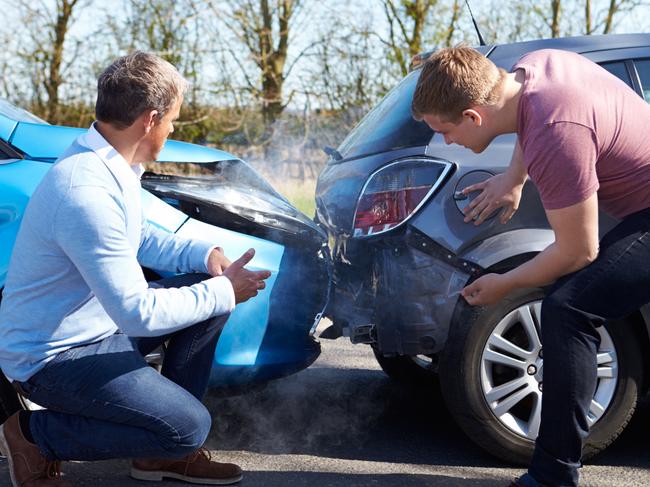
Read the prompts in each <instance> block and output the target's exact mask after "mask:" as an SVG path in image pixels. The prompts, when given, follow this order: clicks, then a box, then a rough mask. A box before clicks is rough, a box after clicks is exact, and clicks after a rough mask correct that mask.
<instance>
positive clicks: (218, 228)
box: [0, 99, 330, 422]
mask: <svg viewBox="0 0 650 487" xmlns="http://www.w3.org/2000/svg"><path fill="white" fill-rule="evenodd" d="M83 132H84V130H83V129H76V128H70V127H61V126H54V125H49V124H47V123H46V122H44V121H43V120H41V119H39V118H37V117H35V116H34V115H32V114H31V113H29V112H27V111H24V110H22V109H20V108H18V107H15V106H13V105H11V104H10V103H8V102H7V101H4V100H1V99H0V290H1V289H2V287H3V286H4V282H5V280H6V277H7V268H8V265H9V260H10V257H11V253H12V249H13V247H14V243H15V240H16V234H17V232H18V228H19V226H20V222H21V220H22V216H23V213H24V210H25V206H26V205H27V202H28V201H29V198H30V196H31V195H32V193H33V191H34V189H35V188H36V187H37V185H38V184H39V182H40V181H41V179H42V178H43V176H44V175H45V173H46V172H47V171H48V170H49V169H50V167H52V164H53V163H54V161H55V160H56V159H57V157H58V156H59V154H61V153H62V152H63V151H64V150H65V149H66V148H67V147H68V146H69V145H70V144H71V143H72V141H73V140H74V139H75V138H76V137H77V136H79V135H80V134H82V133H83ZM142 187H143V189H142V198H143V209H144V212H145V215H146V217H147V219H148V220H149V222H151V223H152V224H154V225H156V226H158V227H159V228H162V229H164V230H166V231H168V232H172V233H177V234H178V235H181V236H184V237H193V238H198V239H201V240H207V241H210V242H214V243H215V245H219V246H221V247H222V248H223V249H224V251H225V253H226V255H228V256H229V257H231V258H236V257H238V256H239V255H241V254H242V253H243V252H244V251H246V250H247V249H248V248H251V247H252V248H255V249H256V254H255V257H254V259H253V261H252V262H251V263H250V264H249V266H248V267H249V268H251V269H266V270H269V271H271V273H272V274H271V277H270V278H269V279H268V280H267V287H266V289H265V290H263V291H261V292H260V293H259V295H258V296H257V297H256V298H254V299H251V300H249V301H247V302H245V303H242V304H240V305H238V306H237V308H236V309H235V311H234V312H233V314H232V315H231V317H230V318H229V320H228V322H227V323H226V326H225V328H224V330H223V332H222V334H221V336H220V338H219V342H218V344H217V350H216V353H215V357H214V360H213V363H212V370H211V375H210V383H209V384H210V387H211V388H213V389H215V388H216V389H245V388H248V387H250V386H254V385H256V384H260V383H264V382H266V381H269V380H271V379H275V378H279V377H283V376H286V375H289V374H292V373H295V372H297V371H299V370H302V369H304V368H306V367H308V366H309V365H310V364H311V363H312V362H313V361H314V360H316V358H317V357H318V355H319V353H320V345H319V343H318V342H317V340H316V339H315V337H314V331H315V328H316V325H317V324H318V321H319V319H320V317H321V315H322V311H323V309H324V307H325V304H326V300H327V295H328V287H329V281H330V279H329V275H330V272H329V267H330V259H329V253H328V251H327V237H326V235H325V233H324V232H323V230H321V229H320V228H319V227H318V226H317V225H316V224H315V223H314V222H313V221H312V220H311V219H310V218H308V217H307V216H305V215H304V214H302V213H301V212H300V211H298V210H297V209H296V208H294V207H293V206H292V205H291V204H290V203H289V202H288V201H287V200H286V199H285V198H283V197H282V196H281V195H279V194H278V193H277V192H276V191H275V190H274V189H273V188H272V187H271V186H270V185H269V184H268V183H267V182H266V181H265V180H264V179H263V178H262V177H261V176H259V174H258V173H256V172H255V171H254V170H253V169H252V168H251V167H250V166H249V165H248V164H246V163H245V162H244V161H242V160H241V159H238V158H237V157H235V156H233V155H231V154H228V153H226V152H223V151H220V150H216V149H212V148H208V147H203V146H198V145H194V144H188V143H184V142H178V141H168V142H167V144H166V145H165V148H164V150H163V151H162V153H161V154H160V156H159V160H158V161H157V163H155V164H150V165H149V166H148V170H147V172H145V174H144V175H143V177H142ZM144 271H145V275H146V276H147V278H149V279H151V280H153V279H157V278H160V277H161V276H164V275H165V274H164V273H162V272H160V271H158V270H157V269H144ZM0 292H1V291H0ZM1 296H2V295H1V294H0V299H1ZM163 353H164V351H163ZM148 358H149V359H150V361H151V362H152V364H155V363H156V361H157V360H159V359H160V353H158V354H152V356H150V357H148ZM20 406H23V407H24V406H25V403H24V401H22V398H20V397H17V396H16V394H15V392H14V391H13V389H12V388H11V386H10V385H9V383H8V381H7V380H6V378H5V377H4V375H2V374H0V422H2V421H4V419H5V418H4V417H3V416H5V415H8V414H10V413H11V412H13V410H15V409H16V408H17V407H20Z"/></svg>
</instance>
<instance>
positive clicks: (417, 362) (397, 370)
mask: <svg viewBox="0 0 650 487" xmlns="http://www.w3.org/2000/svg"><path fill="white" fill-rule="evenodd" d="M372 351H373V353H374V354H375V358H376V359H377V362H378V363H379V366H380V367H381V369H382V370H383V371H384V372H385V373H386V375H387V376H388V377H390V378H391V379H393V380H394V381H396V382H399V383H401V384H406V385H415V386H425V387H430V386H434V387H438V371H437V363H436V361H435V359H434V358H431V357H427V356H419V355H418V356H415V357H412V356H410V355H395V356H392V357H386V356H384V355H382V353H381V352H380V351H379V350H377V349H376V348H375V347H373V348H372Z"/></svg>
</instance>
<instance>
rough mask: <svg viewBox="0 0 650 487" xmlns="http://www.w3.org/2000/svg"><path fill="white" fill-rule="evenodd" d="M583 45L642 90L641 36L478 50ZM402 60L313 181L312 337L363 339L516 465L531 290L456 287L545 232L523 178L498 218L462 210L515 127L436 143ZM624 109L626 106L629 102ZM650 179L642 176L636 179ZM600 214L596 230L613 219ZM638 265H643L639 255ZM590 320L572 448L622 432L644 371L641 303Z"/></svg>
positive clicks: (530, 339) (534, 297)
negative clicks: (596, 339)
mask: <svg viewBox="0 0 650 487" xmlns="http://www.w3.org/2000/svg"><path fill="white" fill-rule="evenodd" d="M546 48H553V49H565V50H570V51H575V52H579V53H581V54H583V55H584V56H586V57H587V58H589V59H591V60H593V61H595V62H597V63H599V64H600V65H601V66H603V67H604V68H605V69H607V70H608V71H610V72H611V73H613V74H614V75H616V76H618V77H619V78H621V79H622V80H623V81H625V83H627V84H628V86H629V87H630V89H633V90H635V91H636V92H637V93H638V95H639V96H645V98H646V100H647V101H650V35H649V34H638V35H611V36H588V37H574V38H565V39H549V40H540V41H532V42H523V43H515V44H504V45H497V46H487V47H482V48H480V51H481V52H482V53H483V54H484V55H486V56H487V57H489V58H490V59H491V60H492V61H493V62H494V63H495V64H496V65H497V66H500V67H503V68H505V69H506V70H510V69H511V67H512V66H513V64H514V63H515V62H516V61H517V59H518V58H519V57H521V56H522V55H523V54H524V53H526V52H529V51H533V50H537V49H546ZM418 76H419V70H418V69H415V70H413V71H412V72H411V73H410V74H408V75H407V76H406V77H405V78H404V79H403V80H402V81H401V82H400V84H399V85H398V86H397V87H396V88H394V89H393V90H392V91H391V92H390V93H388V95H386V97H385V98H384V99H383V100H382V102H381V103H380V104H379V105H378V106H377V107H376V108H375V109H373V110H372V111H371V112H370V113H368V115H367V116H366V117H365V118H364V119H363V120H362V121H361V122H360V123H359V124H358V126H357V127H356V128H355V129H354V130H353V131H352V132H351V133H350V134H349V135H348V137H347V138H346V139H345V140H344V141H343V142H342V143H341V145H340V147H339V148H338V149H337V150H336V151H334V150H330V151H329V152H330V154H331V155H330V159H329V160H328V162H327V166H326V167H325V169H324V170H323V172H322V173H321V175H320V177H319V180H318V187H317V190H316V200H317V219H318V221H319V222H320V224H321V225H322V226H323V227H324V228H325V229H326V230H327V232H328V234H329V240H330V247H331V249H332V257H333V260H334V280H333V288H332V295H331V300H330V304H329V306H328V308H327V315H328V316H329V318H331V320H332V322H333V325H332V327H331V328H330V329H328V330H326V331H325V332H324V333H323V335H322V337H323V338H336V337H338V336H342V335H345V336H349V337H350V339H351V340H352V341H353V342H354V343H365V344H369V345H371V346H372V348H373V350H374V352H375V355H376V357H377V360H378V361H379V364H380V365H381V366H382V368H383V369H384V371H385V372H386V373H388V375H389V376H391V377H393V378H396V379H398V380H403V381H410V382H419V383H425V384H431V386H432V387H437V381H438V379H439V382H440V388H441V392H442V395H443V397H444V399H445V401H446V403H447V404H448V406H449V409H450V410H451V412H452V413H453V415H454V416H455V418H456V420H457V421H458V423H459V425H460V426H461V427H462V428H463V430H464V431H465V432H466V433H467V434H468V436H469V437H470V438H471V439H472V440H473V441H475V442H476V443H478V444H479V445H480V446H482V447H484V448H485V449H486V450H487V451H489V452H490V453H492V454H494V455H496V456H498V457H500V458H502V459H505V460H507V461H510V462H515V463H527V462H528V461H529V459H530V456H531V454H532V449H533V442H534V439H535V438H536V436H537V432H538V429H539V421H540V410H541V397H542V391H543V350H542V347H541V343H540V338H539V337H540V333H539V331H540V320H539V316H540V309H541V299H542V298H543V296H544V290H543V289H530V290H526V291H520V292H518V293H516V294H514V295H511V296H509V297H508V298H507V299H505V300H503V301H502V302H500V303H499V304H497V305H495V306H491V307H474V308H473V307H470V306H468V305H467V303H466V302H465V301H464V300H463V299H462V298H461V297H460V295H459V293H460V291H461V290H462V288H463V287H464V286H465V285H466V284H467V283H468V282H469V281H471V280H472V279H475V278H476V277H477V276H480V275H482V274H484V273H487V272H503V271H506V270H509V269H511V268H513V267H515V266H517V265H519V264H521V263H522V262H524V261H526V260H528V259H530V258H531V257H532V256H534V255H535V254H536V253H538V252H540V251H541V250H543V249H544V248H546V247H547V246H548V245H549V244H551V243H552V242H553V240H554V235H553V231H552V230H551V229H550V227H549V224H548V222H547V220H546V217H545V213H544V210H543V208H542V205H541V203H540V200H539V197H538V194H537V192H536V190H535V188H534V187H533V186H532V185H531V184H530V183H527V184H526V186H525V188H524V193H523V197H522V201H521V205H520V208H519V210H518V211H517V212H516V213H515V215H514V217H513V218H512V220H510V221H509V222H508V223H507V224H505V225H502V224H501V223H500V222H499V221H498V218H495V217H496V214H494V215H493V216H492V217H491V218H490V219H489V220H488V221H486V222H485V223H483V224H482V225H480V226H474V225H471V224H466V223H464V222H463V214H462V209H463V208H464V207H465V206H466V205H467V204H468V203H469V201H470V200H471V198H472V197H473V196H475V195H470V197H469V198H466V197H465V196H463V195H462V194H461V193H460V190H462V189H463V188H465V187H466V186H468V185H470V184H473V183H476V182H479V181H483V180H485V179H486V178H488V177H490V176H492V175H494V174H497V173H500V172H503V171H504V170H505V169H506V168H507V166H508V164H509V162H510V157H511V155H512V151H513V148H514V143H515V140H516V136H515V135H514V134H513V135H507V136H501V137H499V138H497V139H495V141H494V142H493V143H492V145H491V146H490V147H489V148H488V149H487V150H485V151H484V152H483V153H482V154H474V153H472V152H470V151H468V150H466V149H463V148H459V147H457V146H451V147H449V146H446V145H445V143H444V140H443V138H442V136H440V135H437V134H434V133H433V132H432V131H431V130H430V129H429V128H428V127H427V126H426V125H425V124H423V123H422V122H416V121H414V120H413V119H412V117H411V113H410V105H411V98H412V95H413V91H414V88H415V84H416V82H417V78H418ZM629 116H634V114H629ZM649 190H650V188H649ZM614 223H615V222H614V220H612V219H609V218H607V217H606V216H605V215H603V216H602V218H601V232H605V231H606V230H608V229H609V228H611V226H612V225H613V224H614ZM649 265H650V263H649ZM625 321H626V322H627V323H623V324H621V323H608V324H607V325H606V326H604V327H603V328H601V329H600V335H601V344H600V347H599V350H598V384H597V388H596V392H595V394H594V398H593V401H592V406H591V409H590V415H589V419H590V422H591V424H592V428H591V433H590V437H589V439H588V441H587V442H586V445H585V451H584V454H585V457H589V456H591V455H593V454H595V453H597V452H599V451H601V450H602V449H604V448H605V447H607V446H608V445H609V444H610V443H611V442H612V441H613V440H614V439H615V438H616V437H617V436H618V435H619V434H620V433H621V431H622V430H623V428H624V427H625V425H626V424H627V423H628V421H629V420H630V418H631V416H632V413H633V411H634V408H635V405H636V401H637V398H638V397H639V396H640V395H641V394H642V393H645V392H646V390H647V382H646V378H650V373H648V372H650V353H647V352H649V351H650V342H649V338H648V337H649V330H650V307H649V306H645V307H644V308H642V309H640V310H639V311H638V312H635V313H634V314H632V315H631V316H629V317H627V318H626V320H625Z"/></svg>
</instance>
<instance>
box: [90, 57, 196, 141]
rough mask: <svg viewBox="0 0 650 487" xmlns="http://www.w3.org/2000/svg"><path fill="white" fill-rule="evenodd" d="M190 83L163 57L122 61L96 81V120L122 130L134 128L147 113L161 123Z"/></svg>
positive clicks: (110, 67) (117, 61) (121, 59)
mask: <svg viewBox="0 0 650 487" xmlns="http://www.w3.org/2000/svg"><path fill="white" fill-rule="evenodd" d="M186 87H187V81H185V79H183V77H182V76H181V75H180V73H179V72H178V71H177V70H176V68H175V67H174V66H172V65H171V64H170V63H168V62H167V61H165V60H164V59H161V58H160V57H158V56H156V55H154V54H150V53H146V52H142V51H135V52H133V53H131V54H129V55H127V56H123V57H120V58H118V59H116V60H115V61H113V63H112V64H111V65H110V66H109V67H108V68H106V69H105V70H104V72H103V73H102V74H101V75H100V76H99V79H98V80H97V103H96V104H95V117H96V118H97V120H99V121H101V122H106V123H110V124H111V125H113V126H115V127H116V128H119V129H124V128H126V127H129V126H130V125H132V124H133V122H134V121H135V119H136V118H138V117H139V116H140V115H142V113H144V112H145V111H148V110H158V117H159V119H160V118H161V117H163V116H164V115H165V113H167V112H168V111H169V110H170V109H171V107H172V106H173V105H174V103H175V102H176V101H177V100H178V99H179V98H180V97H181V96H182V95H183V93H184V92H185V89H186Z"/></svg>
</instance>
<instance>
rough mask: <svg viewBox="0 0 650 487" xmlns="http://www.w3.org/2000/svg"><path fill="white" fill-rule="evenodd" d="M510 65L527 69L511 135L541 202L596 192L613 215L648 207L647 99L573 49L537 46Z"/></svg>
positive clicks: (572, 200) (565, 201) (569, 200)
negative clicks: (517, 141)
mask: <svg viewBox="0 0 650 487" xmlns="http://www.w3.org/2000/svg"><path fill="white" fill-rule="evenodd" d="M516 69H523V70H524V71H525V73H526V76H525V81H524V88H523V92H522V94H521V98H520V100H519V107H518V118H517V136H518V138H519V143H520V144H521V148H522V150H523V153H524V164H525V166H526V169H527V171H528V175H529V176H530V178H531V180H532V181H533V183H535V186H537V189H538V190H539V193H540V196H541V198H542V203H543V205H544V208H546V209H549V210H554V209H558V208H566V207H567V206H571V205H575V204H577V203H580V202H581V201H584V200H586V199H587V198H588V197H589V196H591V195H592V194H593V193H594V192H596V191H597V192H598V202H599V207H600V208H601V209H602V210H604V211H605V212H607V213H609V214H610V215H612V216H614V217H617V218H623V217H625V216H627V215H629V214H631V213H634V212H636V211H639V210H642V209H644V208H648V207H650V105H649V104H648V103H646V102H645V101H644V100H643V99H642V98H641V97H639V95H637V94H636V93H635V92H634V91H633V90H632V89H631V88H630V87H628V86H627V85H626V84H625V83H624V82H623V81H621V80H619V79H618V78H617V77H615V76H614V75H612V74H610V73H609V72H608V71H607V70H605V69H604V68H601V67H600V66H598V65H597V64H595V63H593V62H591V61H589V60H588V59H586V58H584V57H582V56H580V55H579V54H575V53H571V52H566V51H558V50H552V49H545V50H542V51H535V52H531V53H529V54H527V55H525V56H523V57H522V58H521V59H520V60H519V61H518V62H517V64H515V66H514V67H513V71H514V70H516Z"/></svg>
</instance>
